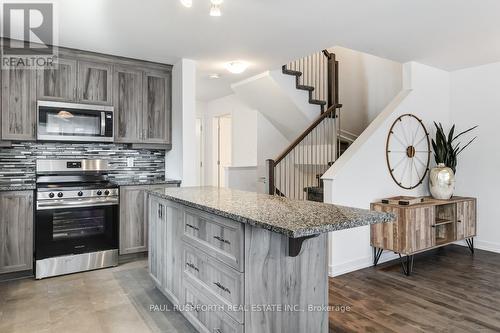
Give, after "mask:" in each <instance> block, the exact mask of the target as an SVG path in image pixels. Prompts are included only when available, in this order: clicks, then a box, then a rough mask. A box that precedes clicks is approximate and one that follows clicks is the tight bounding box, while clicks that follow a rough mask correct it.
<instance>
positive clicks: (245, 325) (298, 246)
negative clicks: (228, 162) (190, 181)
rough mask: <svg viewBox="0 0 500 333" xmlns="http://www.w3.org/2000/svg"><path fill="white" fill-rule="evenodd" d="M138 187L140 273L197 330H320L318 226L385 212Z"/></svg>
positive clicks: (322, 278) (322, 270) (322, 231)
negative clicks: (144, 247)
mask: <svg viewBox="0 0 500 333" xmlns="http://www.w3.org/2000/svg"><path fill="white" fill-rule="evenodd" d="M148 193H149V194H150V195H149V203H148V204H149V272H150V275H151V277H152V278H153V280H154V282H155V284H156V286H157V288H158V289H159V290H160V291H161V292H162V293H163V294H165V295H166V296H167V297H168V298H169V300H170V301H172V303H173V304H174V305H175V307H176V308H177V309H178V310H180V311H182V313H183V315H184V316H185V317H186V318H187V319H188V320H189V321H190V322H191V323H192V324H193V326H194V327H195V328H196V329H197V330H198V331H199V332H210V333H229V332H246V333H250V332H251V333H257V332H258V333H261V332H268V333H276V332H287V333H291V332H327V331H328V308H327V306H328V260H327V258H328V254H327V232H329V231H335V230H343V229H349V228H355V227H358V226H363V225H369V224H374V223H382V222H389V221H391V220H392V219H393V216H392V215H391V214H387V213H378V212H372V211H368V210H362V209H355V208H349V207H343V206H336V205H331V204H324V203H317V202H311V201H296V200H290V199H287V198H283V197H278V196H270V195H266V194H258V193H252V192H243V191H237V190H230V189H224V188H221V189H219V188H215V187H185V188H165V189H162V190H154V191H149V192H148Z"/></svg>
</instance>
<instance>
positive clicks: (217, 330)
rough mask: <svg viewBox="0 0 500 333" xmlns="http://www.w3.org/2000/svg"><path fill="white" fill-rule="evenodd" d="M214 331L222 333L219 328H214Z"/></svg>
mask: <svg viewBox="0 0 500 333" xmlns="http://www.w3.org/2000/svg"><path fill="white" fill-rule="evenodd" d="M214 333H222V331H221V330H220V328H214Z"/></svg>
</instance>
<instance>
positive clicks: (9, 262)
mask: <svg viewBox="0 0 500 333" xmlns="http://www.w3.org/2000/svg"><path fill="white" fill-rule="evenodd" d="M0 212H1V214H0V273H13V272H20V271H26V270H30V269H33V191H3V192H0Z"/></svg>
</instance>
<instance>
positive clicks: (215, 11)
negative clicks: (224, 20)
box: [210, 5, 222, 16]
mask: <svg viewBox="0 0 500 333" xmlns="http://www.w3.org/2000/svg"><path fill="white" fill-rule="evenodd" d="M221 15H222V13H221V11H220V5H211V6H210V16H221Z"/></svg>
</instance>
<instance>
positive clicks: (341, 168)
mask: <svg viewBox="0 0 500 333" xmlns="http://www.w3.org/2000/svg"><path fill="white" fill-rule="evenodd" d="M403 72H404V80H403V82H405V86H404V88H405V89H406V90H405V91H403V92H402V93H400V94H399V95H398V96H397V97H396V98H395V99H394V101H393V102H392V103H391V104H390V105H389V106H388V107H387V108H386V109H385V110H384V111H382V113H380V114H379V115H378V117H377V118H376V119H375V121H374V122H372V123H371V124H370V125H369V126H368V128H367V129H366V131H365V132H363V133H362V135H361V136H360V137H359V138H358V140H357V141H356V142H355V143H354V145H353V146H351V147H350V148H349V150H348V151H347V152H346V153H345V154H343V155H342V156H341V157H340V159H339V160H338V161H337V162H336V163H335V164H334V165H333V166H332V168H330V169H329V170H328V171H327V173H325V175H324V176H323V178H324V180H325V202H330V203H335V204H341V205H346V206H352V207H358V208H365V209H368V208H369V207H370V203H371V202H373V201H376V200H379V199H381V198H384V197H390V196H395V195H426V194H428V191H427V181H425V182H424V185H423V186H420V187H418V188H416V189H414V190H411V191H408V190H404V189H402V188H400V187H399V186H397V184H396V183H395V182H394V181H393V180H392V178H391V176H390V174H389V171H388V169H387V165H386V158H385V143H386V138H387V133H388V130H389V128H390V126H391V125H392V123H393V122H394V120H395V119H396V118H397V117H398V116H400V115H402V114H405V113H412V114H415V115H417V116H418V117H420V118H422V119H423V122H424V124H425V126H426V127H427V129H428V130H429V131H430V132H431V133H433V125H432V121H439V122H442V123H443V125H444V126H446V125H448V124H449V120H450V113H449V109H450V74H449V73H448V72H445V71H442V70H439V69H436V68H432V67H429V66H425V65H421V64H418V63H408V64H405V65H404V70H403ZM410 89H411V91H410ZM330 236H331V237H330V240H329V242H330V244H329V251H330V252H329V253H330V259H329V260H330V263H329V264H330V268H329V269H330V274H331V275H339V274H342V273H346V272H349V271H353V270H356V269H360V268H364V267H368V266H370V265H371V264H372V248H371V247H370V228H369V227H359V228H355V229H349V230H344V231H338V232H333V233H331V234H330ZM392 258H394V254H392V253H385V254H384V255H383V256H382V258H381V261H384V260H388V259H392Z"/></svg>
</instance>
